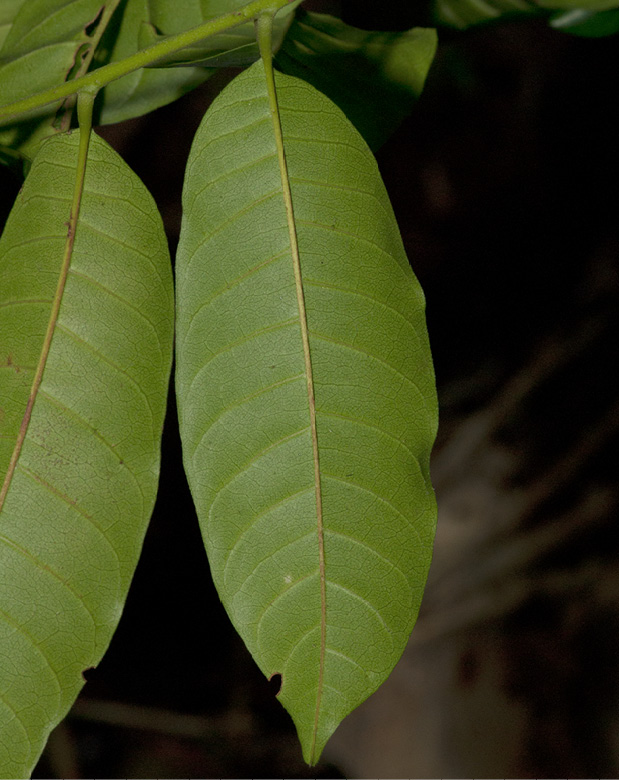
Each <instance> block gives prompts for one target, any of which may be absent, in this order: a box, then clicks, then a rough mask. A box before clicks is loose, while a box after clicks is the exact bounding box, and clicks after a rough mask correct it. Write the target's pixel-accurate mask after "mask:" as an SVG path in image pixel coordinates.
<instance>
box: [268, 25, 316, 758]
mask: <svg viewBox="0 0 619 780" xmlns="http://www.w3.org/2000/svg"><path fill="white" fill-rule="evenodd" d="M271 26H272V16H270V15H269V16H266V15H265V16H263V17H260V18H259V19H258V42H259V44H260V53H261V56H262V61H263V64H264V70H265V75H266V86H267V94H268V98H269V109H270V112H271V119H272V122H273V132H274V135H275V143H276V146H277V159H278V163H279V171H280V176H281V181H282V191H283V196H284V204H285V207H286V220H287V223H288V233H289V236H290V250H291V254H292V262H293V267H294V279H295V287H296V292H297V304H298V309H299V322H300V325H301V340H302V342H303V358H304V361H305V374H306V377H307V398H308V404H309V416H310V430H311V437H312V450H313V461H314V484H315V489H316V521H317V534H318V562H319V570H320V612H321V614H320V667H319V671H318V690H317V694H316V711H315V714H314V728H313V733H312V745H311V749H310V761H309V763H310V764H313V763H314V757H315V753H316V737H317V733H318V721H319V717H320V706H321V703H322V692H323V687H324V668H325V655H326V645H327V582H326V575H325V542H324V526H323V514H322V487H321V480H320V461H319V453H318V432H317V428H316V400H315V396H314V379H313V373H312V357H311V352H310V340H309V328H308V324H307V311H306V308H305V294H304V291H303V275H302V273H301V258H300V254H299V242H298V238H297V229H296V224H295V218H294V209H293V204H292V192H291V189H290V179H289V176H288V166H287V164H286V153H285V149H284V139H283V133H282V126H281V120H280V115H279V107H278V102H277V91H276V88H275V78H274V75H273V65H272V57H271ZM261 27H262V29H261Z"/></svg>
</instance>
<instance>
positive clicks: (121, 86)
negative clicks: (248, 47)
mask: <svg viewBox="0 0 619 780" xmlns="http://www.w3.org/2000/svg"><path fill="white" fill-rule="evenodd" d="M242 5H244V2H243V0H183V1H182V2H178V3H170V2H169V0H127V1H126V2H125V3H123V4H122V5H121V7H120V8H119V13H117V14H115V16H114V18H113V19H112V24H111V25H110V28H109V31H108V34H107V36H106V39H105V40H104V41H102V46H101V47H100V51H99V54H98V57H97V58H96V61H95V65H96V66H100V65H104V64H106V63H108V62H115V61H117V60H122V59H124V58H125V57H128V56H130V55H131V54H134V53H135V52H136V51H138V50H139V49H141V48H143V47H144V46H146V45H149V44H152V43H155V42H156V40H158V35H159V34H161V35H163V36H164V37H165V36H169V35H175V34H176V33H180V32H184V31H185V30H188V29H190V28H191V27H197V26H198V25H199V24H202V23H203V22H206V21H208V20H209V19H214V18H215V17H217V16H221V15H222V14H225V13H229V12H230V11H234V10H235V9H237V8H240V7H241V6H242ZM278 16H279V14H278ZM252 27H253V26H252ZM252 32H253V30H252ZM232 34H233V35H234V31H233V33H232ZM225 41H226V42H225V43H224V37H222V38H221V39H220V40H219V43H218V44H216V46H219V47H222V46H228V45H229V46H233V47H234V46H237V45H238V39H236V38H234V37H232V38H230V39H228V38H227V37H225ZM206 47H207V49H208V47H209V44H206ZM194 53H195V50H194ZM188 56H189V58H190V59H191V56H192V55H191V52H190V53H189V55H188ZM181 59H182V57H181ZM198 59H199V60H202V59H203V57H202V56H198ZM250 61H251V60H250ZM227 64H231V63H227ZM220 66H221V64H218V67H220ZM212 73H214V68H207V67H201V66H198V65H194V66H192V65H187V66H186V67H183V68H159V67H157V68H143V69H141V70H138V71H135V72H134V73H130V74H129V75H127V76H124V77H123V78H122V79H118V81H114V82H112V83H111V84H109V85H108V86H107V87H106V88H105V89H104V90H102V93H101V95H100V97H99V100H98V102H97V119H96V121H97V123H98V124H110V123H113V122H120V121H123V120H125V119H130V118H132V117H136V116H141V115H142V114H147V113H148V112H149V111H152V110H154V109H155V108H159V107H161V106H164V105H167V104H168V103H171V102H173V101H174V100H176V99H177V98H179V97H181V95H183V94H185V93H186V92H188V91H189V90H191V89H194V88H195V87H197V86H198V85H199V84H201V83H202V82H203V81H205V80H206V79H207V78H208V77H209V76H210V75H212Z"/></svg>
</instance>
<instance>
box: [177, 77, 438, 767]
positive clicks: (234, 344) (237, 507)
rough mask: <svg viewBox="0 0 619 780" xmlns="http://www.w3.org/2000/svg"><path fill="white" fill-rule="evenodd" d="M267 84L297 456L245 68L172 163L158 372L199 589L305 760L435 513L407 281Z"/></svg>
mask: <svg viewBox="0 0 619 780" xmlns="http://www.w3.org/2000/svg"><path fill="white" fill-rule="evenodd" d="M277 88H278V94H279V101H280V111H281V121H282V127H283V134H284V144H285V150H286V156H287V160H288V166H289V174H290V184H291V188H292V198H293V203H294V224H295V227H296V231H297V234H298V241H299V249H300V264H301V270H302V276H303V289H302V292H303V295H304V298H305V304H306V309H307V326H308V331H309V347H310V352H311V363H312V377H311V380H312V383H313V387H314V391H315V399H316V427H317V439H318V458H316V457H315V455H314V452H313V446H312V439H311V415H312V411H311V409H310V404H309V401H308V389H307V388H308V381H307V379H308V378H307V375H306V370H305V362H304V350H303V339H302V328H301V324H302V323H301V319H300V318H301V315H300V311H299V304H298V300H297V292H298V290H297V287H296V284H295V275H294V265H293V258H292V254H291V245H290V238H289V225H288V216H287V212H286V208H285V205H284V200H283V195H282V181H281V175H280V168H279V165H278V159H277V149H276V143H275V139H274V135H273V124H272V119H271V115H270V112H269V105H268V99H267V92H266V87H265V77H264V71H263V66H262V64H261V63H256V65H254V66H252V67H251V68H249V69H248V70H247V71H245V72H244V73H243V74H241V75H240V76H238V77H237V78H236V79H235V80H234V81H233V82H232V83H231V84H230V85H229V86H228V87H226V89H225V90H224V91H223V92H222V93H221V95H220V96H219V97H218V98H217V100H216V101H215V102H214V103H213V105H212V107H211V109H210V110H209V111H208V112H207V115H206V117H205V119H204V120H203V123H202V125H201V127H200V129H199V130H198V133H197V135H196V138H195V141H194V145H193V148H192V151H191V155H190V158H189V162H188V167H187V174H186V181H185V189H184V194H183V206H184V216H183V226H182V232H181V239H180V245H179V250H178V257H177V338H178V340H177V375H176V382H177V394H178V405H179V417H180V426H181V436H182V440H183V457H184V463H185V468H186V471H187V475H188V478H189V483H190V486H191V490H192V493H193V496H194V500H195V503H196V506H197V511H198V515H199V518H200V523H201V528H202V534H203V538H204V542H205V546H206V549H207V553H208V556H209V561H210V564H211V569H212V573H213V578H214V581H215V584H216V586H217V589H218V591H219V594H220V596H221V598H222V601H223V603H224V605H225V607H226V609H227V610H228V613H229V615H230V617H231V619H232V622H233V623H234V625H235V627H236V628H237V630H238V631H239V633H240V634H241V636H242V637H243V639H244V641H245V643H246V644H247V647H248V648H249V650H250V651H251V653H252V654H253V656H254V658H255V659H256V661H257V663H258V665H259V666H260V668H261V669H262V671H263V672H264V673H265V674H266V675H267V676H271V675H273V674H276V673H279V674H281V675H282V686H281V691H280V695H279V696H280V700H281V701H282V703H283V704H284V706H285V707H286V708H287V709H288V711H289V712H290V713H291V715H292V717H293V719H294V721H295V723H296V726H297V730H298V732H299V737H300V740H301V743H302V745H303V750H304V755H305V757H306V760H308V761H309V762H310V763H315V761H317V759H318V757H319V756H320V753H321V751H322V749H323V747H324V744H325V743H326V741H327V739H328V738H329V736H330V735H331V734H332V732H333V731H334V730H335V728H336V727H337V725H338V724H339V723H340V721H341V720H342V718H343V717H345V715H347V714H348V713H349V712H350V711H351V710H353V709H354V708H355V707H357V706H358V705H359V704H360V703H361V702H362V701H363V700H364V699H365V698H367V696H368V695H370V694H371V693H372V692H373V691H374V690H376V688H377V687H378V686H379V685H380V684H381V683H382V682H383V681H384V680H385V679H386V677H387V676H388V674H389V673H390V671H391V669H392V668H393V666H394V665H395V663H396V661H397V660H398V658H399V657H400V655H401V653H402V651H403V649H404V647H405V644H406V642H407V640H408V637H409V634H410V632H411V630H412V627H413V624H414V622H415V618H416V615H417V611H418V608H419V603H420V599H421V594H422V590H423V586H424V583H425V579H426V575H427V570H428V566H429V563H430V557H431V547H432V540H433V534H434V527H435V501H434V496H433V492H432V488H431V485H430V480H429V470H428V461H429V453H430V448H431V446H432V443H433V440H434V437H435V433H436V421H437V407H436V397H435V389H434V378H433V370H432V364H431V358H430V351H429V346H428V338H427V334H426V327H425V318H424V299H423V294H422V292H421V289H420V287H419V285H418V283H417V281H416V279H415V277H414V275H413V273H412V271H411V269H410V266H409V264H408V261H407V258H406V255H405V253H404V249H403V246H402V242H401V239H400V235H399V232H398V229H397V225H396V222H395V219H394V216H393V212H392V209H391V206H390V203H389V201H388V198H387V195H386V192H385V189H384V185H383V183H382V181H381V179H380V176H379V173H378V169H377V166H376V163H375V161H374V158H373V157H372V155H371V153H370V152H369V150H368V148H367V146H366V145H365V143H364V141H363V140H362V138H361V136H360V135H359V134H358V133H357V132H356V130H355V129H354V128H353V127H352V125H351V124H350V123H349V122H348V120H347V119H346V118H345V116H344V115H343V114H342V113H341V112H340V110H339V109H338V108H336V107H335V106H334V105H333V104H332V103H331V102H330V101H329V100H328V99H327V98H326V97H325V96H324V95H322V94H321V93H319V92H317V91H316V90H315V89H314V88H313V87H311V86H310V85H309V84H307V83H305V82H302V81H299V80H297V79H295V78H292V77H289V76H283V75H278V76H277ZM316 460H318V465H319V481H320V483H321V484H320V487H321V493H322V502H321V507H320V509H321V512H322V516H323V522H324V532H323V534H324V552H325V560H324V568H323V567H321V563H320V559H319V535H320V534H319V529H318V511H317V499H316V487H317V485H316V479H315V465H316ZM323 579H324V582H325V585H326V603H325V604H323V603H322V598H321V580H323ZM323 628H324V629H325V630H326V643H325V646H324V647H322V643H321V633H322V631H323Z"/></svg>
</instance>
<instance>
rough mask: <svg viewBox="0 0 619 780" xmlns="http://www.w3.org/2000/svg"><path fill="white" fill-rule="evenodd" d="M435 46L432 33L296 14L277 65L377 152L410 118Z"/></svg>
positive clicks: (325, 16) (278, 56)
mask: <svg viewBox="0 0 619 780" xmlns="http://www.w3.org/2000/svg"><path fill="white" fill-rule="evenodd" d="M436 45H437V37H436V32H435V31H434V30H432V29H424V28H414V29H412V30H408V31H407V32H394V33H391V32H369V31H368V30H359V29H357V28H356V27H351V26H350V25H347V24H345V23H344V22H342V21H341V20H340V19H337V18H335V17H334V16H327V15H325V14H314V13H306V12H303V11H302V10H301V9H300V10H299V11H298V12H297V16H296V18H295V20H294V22H293V23H292V26H291V28H290V30H289V32H288V35H287V36H286V38H285V39H284V43H283V46H282V48H281V50H280V51H279V53H278V55H277V57H276V64H277V66H278V67H279V68H280V70H282V71H283V72H284V73H288V74H289V75H292V76H297V77H299V78H302V79H304V80H305V81H307V82H309V83H310V84H312V85H313V86H314V87H316V89H318V90H320V92H323V93H324V94H325V95H327V96H328V97H329V98H330V99H331V100H332V101H333V102H334V103H336V104H337V105H338V106H339V107H340V108H341V109H342V111H343V112H344V113H345V114H346V116H347V117H348V118H349V119H350V121H351V122H352V123H353V124H354V125H355V127H356V128H357V130H358V131H359V132H360V133H361V135H363V137H364V138H365V140H366V142H367V143H368V145H369V146H370V147H371V148H373V149H376V148H378V147H379V146H380V145H381V144H382V143H383V142H384V141H385V140H386V139H387V137H388V136H389V135H390V134H391V133H392V132H393V131H394V130H395V129H396V128H397V127H398V125H399V124H400V122H401V121H402V120H403V119H404V117H405V116H407V115H408V114H410V112H411V110H412V108H413V105H414V104H415V102H416V100H417V98H418V97H419V95H420V94H421V91H422V90H423V85H424V82H425V79H426V76H427V75H428V70H429V69H430V65H431V64H432V60H433V58H434V54H435V52H436Z"/></svg>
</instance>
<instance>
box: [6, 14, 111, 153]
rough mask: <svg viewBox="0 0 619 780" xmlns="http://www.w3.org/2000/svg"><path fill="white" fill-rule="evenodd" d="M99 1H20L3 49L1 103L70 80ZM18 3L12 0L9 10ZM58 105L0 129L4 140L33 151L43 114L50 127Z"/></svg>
mask: <svg viewBox="0 0 619 780" xmlns="http://www.w3.org/2000/svg"><path fill="white" fill-rule="evenodd" d="M101 5H102V3H101V0H28V2H26V3H23V4H22V5H21V6H19V11H18V12H17V13H16V15H15V16H13V17H12V24H11V26H10V29H9V30H8V31H7V36H6V39H5V41H4V44H3V45H2V48H1V49H0V105H5V104H7V103H12V102H13V101H16V100H20V99H22V98H25V97H28V96H29V95H32V94H33V93H35V92H40V91H42V90H44V89H47V88H49V87H55V86H57V85H58V84H62V83H63V82H64V81H66V79H67V77H68V76H69V74H70V72H71V69H72V68H73V66H74V64H75V61H76V58H77V55H78V52H79V51H80V49H81V48H82V47H85V46H87V45H88V41H89V35H88V30H87V28H88V25H89V24H90V23H91V22H93V21H95V19H96V18H97V16H98V14H99V11H100V9H101ZM16 7H17V5H16V3H15V2H14V0H11V3H9V6H8V8H7V9H5V12H7V11H8V10H9V9H13V10H14V9H15V8H16ZM0 13H1V12H0ZM1 18H2V17H0V19H1ZM59 105H60V103H54V104H51V105H47V106H42V107H41V108H40V109H37V110H36V111H31V112H29V113H28V114H27V115H26V116H23V117H20V120H19V122H17V123H15V124H13V125H12V126H9V127H6V128H4V127H3V128H0V144H4V145H6V146H11V147H12V148H13V149H17V148H20V147H24V145H25V144H27V143H28V142H30V143H31V150H29V151H31V152H33V151H34V149H35V148H36V146H37V141H38V138H39V136H41V128H42V120H41V117H44V118H45V120H44V121H45V124H46V125H48V126H49V120H50V118H53V116H54V114H55V113H56V110H57V109H58V107H59ZM43 134H45V131H44V132H43Z"/></svg>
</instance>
